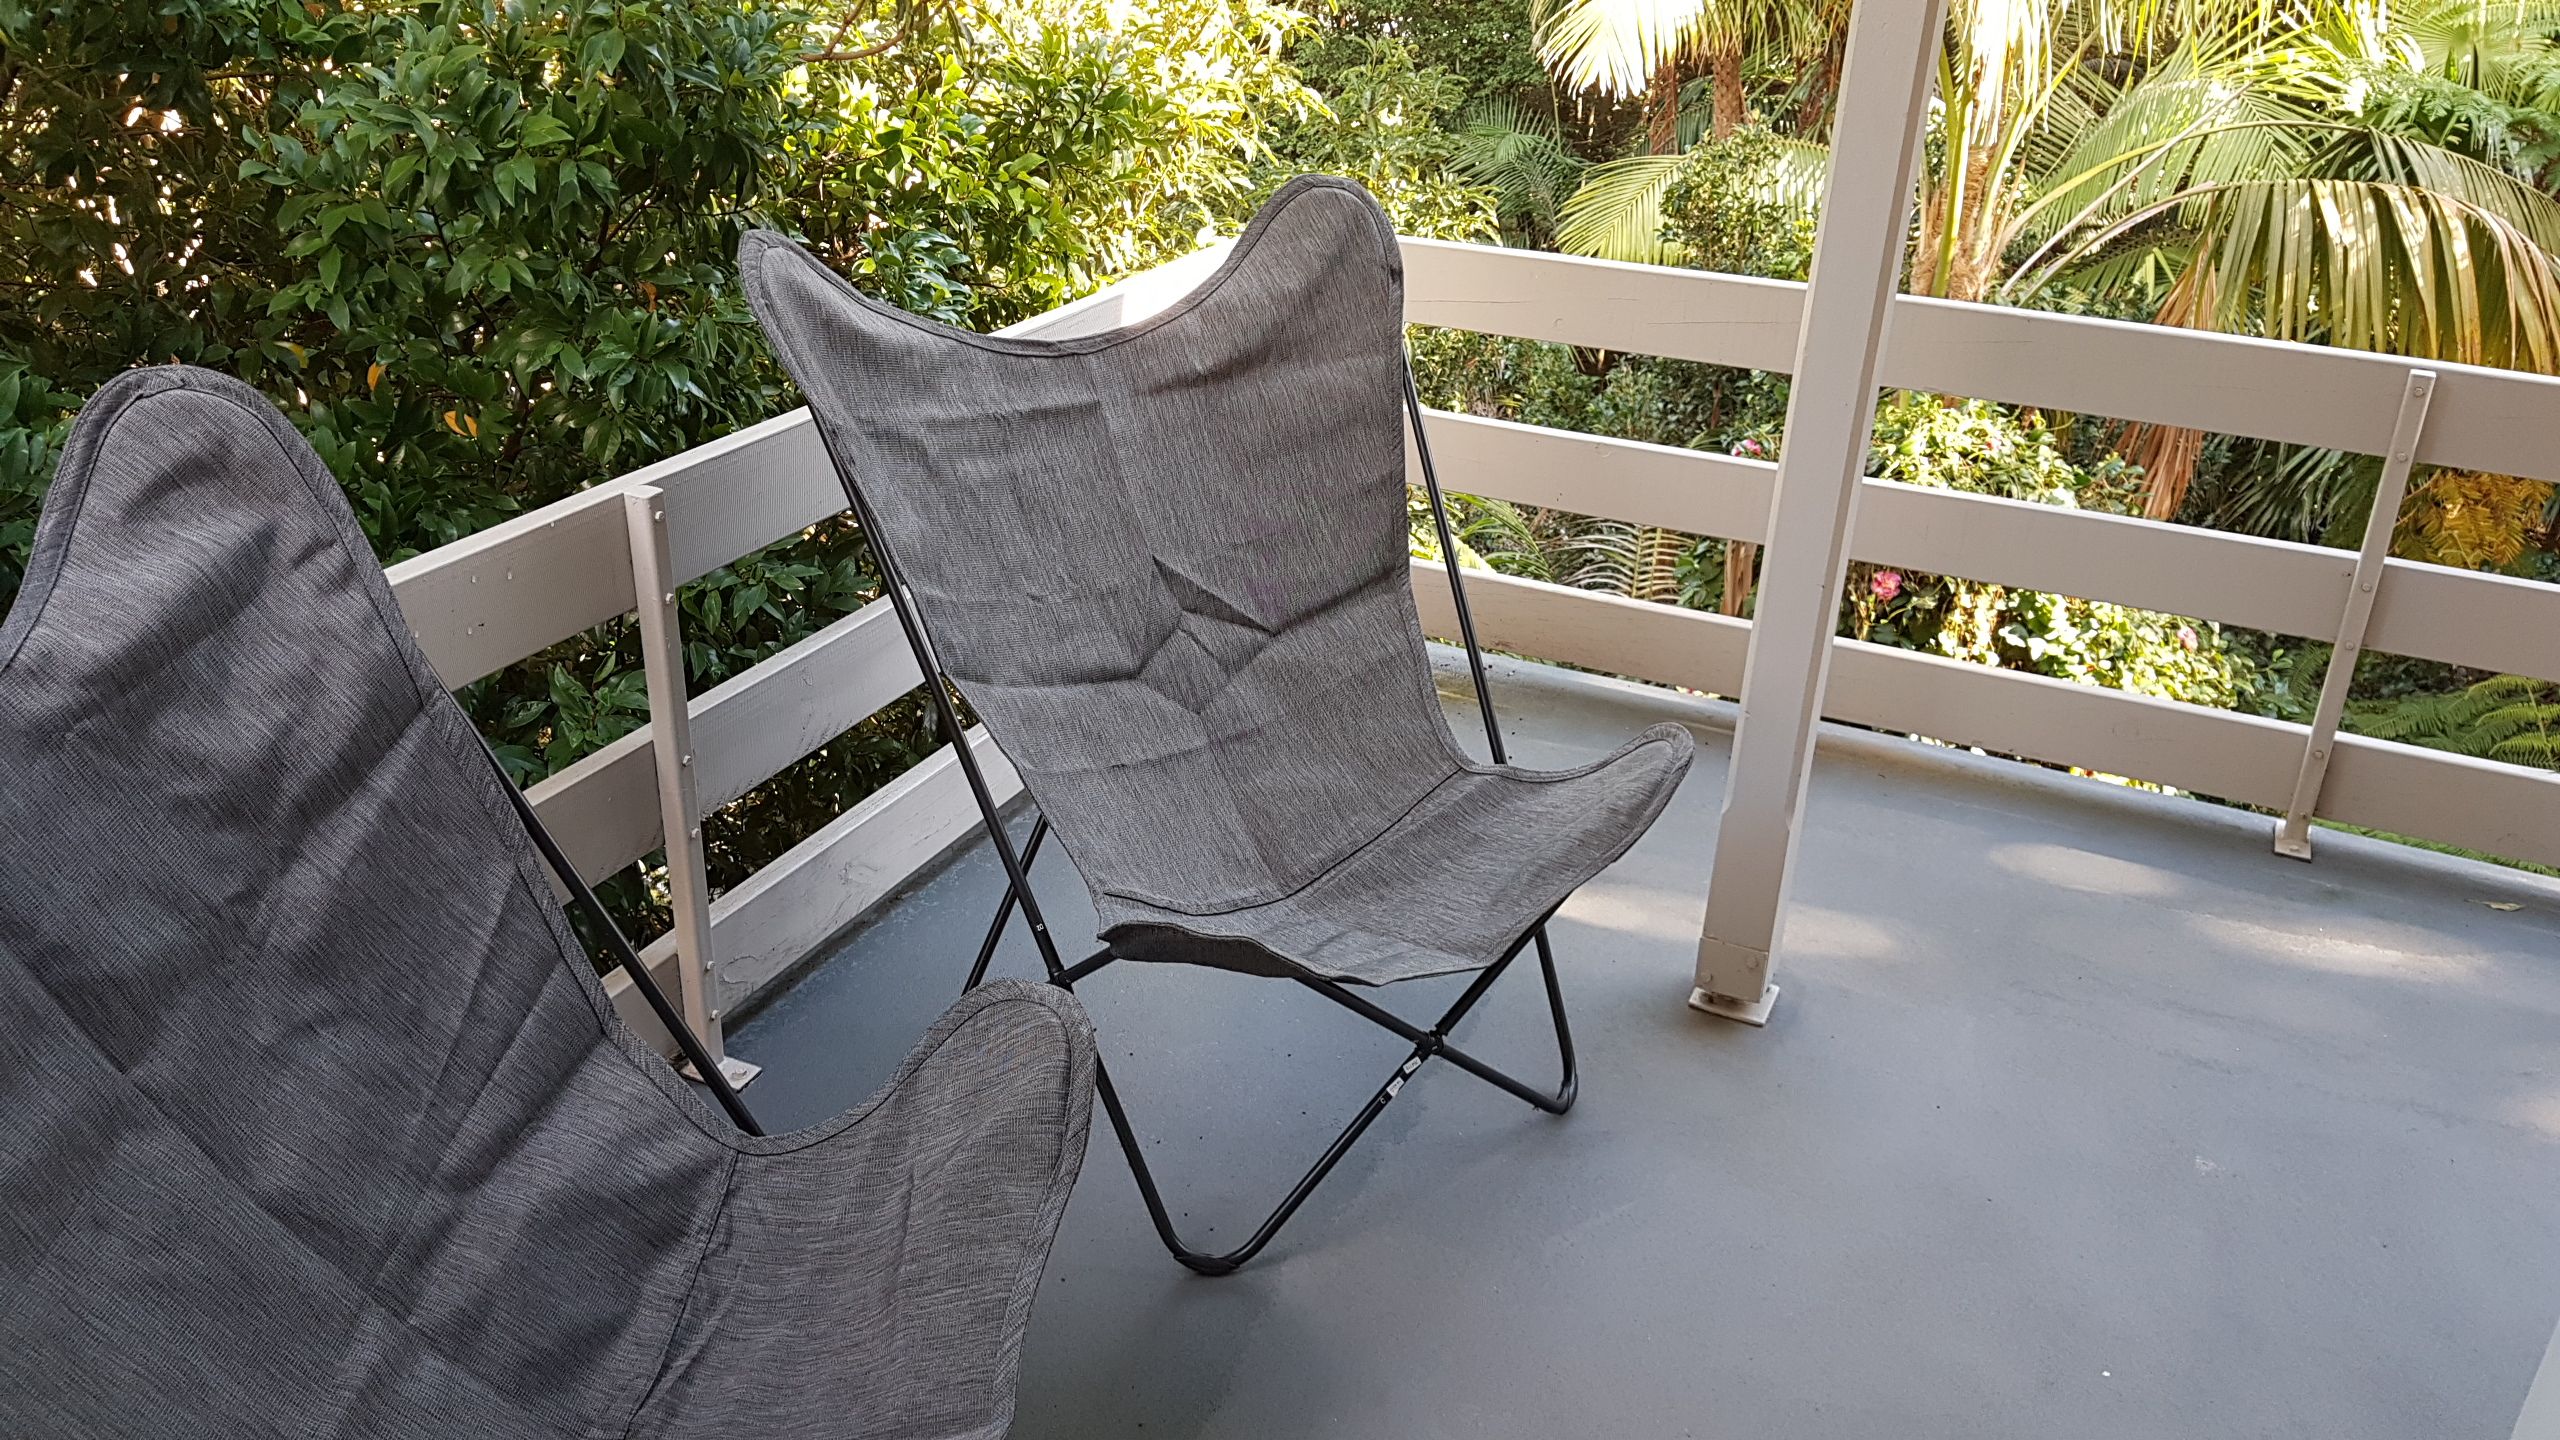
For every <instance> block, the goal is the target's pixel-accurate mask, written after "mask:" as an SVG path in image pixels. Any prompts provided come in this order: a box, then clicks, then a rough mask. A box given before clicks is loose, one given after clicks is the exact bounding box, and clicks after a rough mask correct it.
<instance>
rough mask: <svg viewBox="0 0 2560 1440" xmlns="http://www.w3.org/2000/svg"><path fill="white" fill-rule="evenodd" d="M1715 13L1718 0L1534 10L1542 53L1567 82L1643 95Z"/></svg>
mask: <svg viewBox="0 0 2560 1440" xmlns="http://www.w3.org/2000/svg"><path fill="white" fill-rule="evenodd" d="M1717 15H1718V7H1717V5H1716V4H1715V3H1714V0H1549V3H1544V4H1541V5H1539V6H1538V7H1537V11H1536V21H1535V24H1536V31H1537V46H1538V58H1539V59H1541V60H1544V61H1545V62H1546V63H1547V68H1549V69H1550V70H1553V71H1554V72H1555V73H1556V76H1557V78H1559V79H1561V80H1563V81H1564V82H1565V83H1567V84H1569V85H1573V86H1576V87H1578V88H1582V89H1593V90H1598V91H1600V92H1601V93H1603V94H1607V95H1641V94H1643V93H1644V90H1645V87H1646V86H1647V85H1649V84H1651V83H1652V82H1653V77H1654V74H1655V72H1656V71H1659V70H1660V69H1661V68H1662V67H1663V66H1664V65H1665V64H1667V63H1669V62H1670V61H1671V60H1672V59H1674V58H1676V57H1677V56H1679V55H1680V54H1682V53H1683V52H1685V51H1686V50H1687V49H1688V48H1689V47H1690V46H1691V45H1693V44H1695V43H1696V41H1697V39H1698V31H1699V30H1700V28H1701V27H1703V26H1705V25H1707V24H1709V23H1711V22H1712V21H1714V20H1715V19H1716V18H1717Z"/></svg>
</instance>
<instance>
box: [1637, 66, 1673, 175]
mask: <svg viewBox="0 0 2560 1440" xmlns="http://www.w3.org/2000/svg"><path fill="white" fill-rule="evenodd" d="M1651 89H1652V98H1653V115H1652V116H1651V118H1650V119H1649V121H1648V122H1647V124H1646V126H1645V137H1644V139H1645V148H1646V149H1647V150H1650V151H1652V152H1653V153H1654V154H1656V155H1669V154H1671V153H1673V152H1674V151H1676V150H1678V149H1679V148H1680V62H1679V61H1678V60H1665V61H1663V62H1662V68H1661V69H1659V70H1656V71H1654V72H1653V85H1652V87H1651Z"/></svg>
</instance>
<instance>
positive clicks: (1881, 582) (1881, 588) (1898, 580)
mask: <svg viewBox="0 0 2560 1440" xmlns="http://www.w3.org/2000/svg"><path fill="white" fill-rule="evenodd" d="M1867 588H1868V589H1869V590H1872V591H1874V592H1875V597H1876V598H1877V599H1879V600H1891V599H1892V598H1893V597H1894V596H1896V595H1899V594H1901V593H1902V572H1901V571H1899V570H1879V571H1877V572H1876V574H1875V578H1874V579H1872V580H1869V581H1868V582H1867ZM2189 648H2193V647H2189Z"/></svg>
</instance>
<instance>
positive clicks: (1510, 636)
mask: <svg viewBox="0 0 2560 1440" xmlns="http://www.w3.org/2000/svg"><path fill="white" fill-rule="evenodd" d="M1413 568H1414V597H1415V603H1416V608H1417V609H1418V610H1419V611H1420V613H1421V617H1422V621H1423V626H1424V628H1425V629H1426V630H1428V631H1429V632H1430V633H1432V634H1435V635H1442V636H1445V635H1448V634H1449V633H1451V631H1452V629H1453V628H1454V623H1453V619H1452V616H1453V611H1452V609H1451V607H1450V603H1449V598H1448V581H1447V577H1446V572H1444V571H1443V570H1441V568H1440V567H1439V566H1437V565H1434V564H1432V563H1430V562H1428V561H1416V562H1415V564H1414V567H1413ZM1466 582H1467V600H1468V605H1469V608H1470V610H1471V611H1472V612H1473V613H1474V615H1475V617H1476V622H1477V626H1478V629H1479V631H1480V633H1481V634H1482V635H1483V637H1484V641H1485V643H1486V644H1487V645H1488V646H1491V647H1493V648H1495V649H1500V650H1507V651H1511V652H1513V653H1515V654H1522V655H1529V656H1533V657H1536V658H1539V659H1544V660H1556V661H1564V662H1567V663H1571V664H1577V665H1587V666H1590V667H1592V668H1594V669H1599V670H1605V671H1609V672H1612V673H1616V674H1622V675H1628V676H1632V677H1635V678H1638V679H1645V680H1652V681H1655V682H1657V683H1660V684H1667V685H1680V686H1685V687H1689V688H1692V689H1700V690H1709V691H1714V692H1717V693H1721V694H1727V695H1730V694H1732V693H1734V692H1735V691H1736V690H1737V689H1738V688H1739V687H1740V683H1741V675H1742V664H1743V658H1744V656H1745V654H1746V653H1747V649H1748V645H1749V634H1750V627H1749V625H1748V624H1747V623H1746V622H1743V621H1740V620H1735V619H1731V618H1728V617H1726V616H1721V615H1711V614H1706V613H1703V612H1700V611H1694V610H1684V609H1680V608H1677V607H1675V606H1670V605H1655V604H1649V603H1646V602H1642V601H1633V600H1628V599H1625V598H1623V597H1620V596H1615V595H1605V594H1598V593H1594V592H1590V591H1582V590H1574V589H1570V588H1567V587H1565V586H1560V585H1547V584H1541V583H1539V582H1537V581H1533V580H1522V579H1517V578H1514V577H1511V576H1503V575H1494V574H1489V573H1486V572H1483V571H1469V572H1467V574H1466ZM1646 612H1650V613H1646ZM1833 644H1834V649H1833V652H1832V670H1831V682H1830V686H1829V688H1828V689H1827V691H1826V692H1825V703H1824V707H1823V708H1824V714H1825V715H1826V716H1827V717H1829V718H1831V719H1835V720H1845V721H1849V722H1852V723H1855V724H1860V725H1868V726H1872V727H1875V728H1877V729H1882V730H1891V731H1897V732H1901V733H1906V734H1917V735H1926V736H1929V737H1931V738H1933V739H1938V740H1944V741H1949V742H1952V743H1956V744H1964V745H1979V746H1982V747H1984V748H1986V749H1990V750H1995V751H1999V752H2001V753H2004V754H2010V755H2019V756H2023V757H2026V758H2028V759H2033V760H2043V761H2046V762H2048V763H2052V764H2058V765H2069V766H2073V767H2076V768H2079V769H2083V770H2091V771H2097V772H2101V773H2105V774H2112V775H2124V776H2128V777H2131V778H2134V779H2138V780H2147V781H2151V782H2153V783H2155V784H2165V785H2173V786H2176V787H2178V788H2180V789H2184V790H2192V791H2197V792H2200V793H2203V794H2207V795H2213V796H2216V797H2219V798H2221V799H2225V800H2231V801H2237V802H2240V803H2243V804H2250V805H2258V806H2263V807H2267V808H2271V809H2274V808H2281V807H2282V806H2283V805H2284V804H2285V802H2286V801H2287V800H2288V799H2289V798H2290V796H2291V792H2292V783H2293V775H2294V770H2295V767H2296V765H2297V763H2298V762H2299V760H2300V758H2301V754H2302V746H2303V744H2304V740H2305V737H2306V736H2307V735H2308V734H2309V731H2308V729H2307V728H2306V727H2304V726H2301V725H2294V724H2289V723H2286V722H2284V721H2279V720H2270V719H2265V718H2262V717H2259V716H2254V715H2241V714H2235V713H2233V712H2231V711H2227V710H2210V709H2206V708H2204V707H2202V706H2195V705H2183V704H2179V703H2177V702H2175V701H2169V700H2159V699H2154V698H2151V697H2149V696H2142V695H2129V694H2126V693H2124V692H2122V691H2116V690H2105V689H2100V688H2097V687H2095V686H2087V685H2073V684H2070V683H2068V682H2065V681H2060V680H2054V679H2049V678H2047V677H2045V676H2041V675H2027V674H2022V673H2020V672H2018V671H2014V670H1999V669H1993V668H1991V667H1989V666H1982V665H1973V664H1968V663H1966V662H1963V661H1958V660H1950V659H1946V658H1943V657H1940V656H1933V655H1922V654H1918V653H1916V652H1913V651H1908V650H1899V649H1894V648H1891V647H1888V646H1882V645H1871V644H1864V643H1861V642H1858V641H1853V640H1838V641H1834V642H1833ZM2329 781H2330V783H2329V784H2328V785H2327V786H2326V787H2325V788H2324V789H2323V790H2322V792H2321V800H2320V807H2319V814H2320V815H2321V817H2322V818H2324V819H2330V820H2336V821H2340V822H2343V823H2346V824H2351V825H2359V826H2364V827H2367V828H2370V829H2377V830H2385V831H2390V832H2392V833H2395V834H2405V835H2416V836H2421V837H2424V838H2426V839H2431V840H2438V841H2443V842H2446V843H2449V844H2455V845H2464V846H2469V847H2471V848H2474V849H2478V850H2482V851H2486V852H2488V853H2490V854H2494V855H2505V856H2509V857H2512V858H2516V859H2523V860H2533V861H2537V862H2540V863H2546V864H2560V775H2551V774H2544V773H2541V772H2537V771H2530V770H2523V769H2519V768H2517V767H2514V766H2509V765H2498V764H2493V763H2490V762H2486V761H2478V760H2471V759H2468V758H2466V757H2462V756H2455V755H2446V754H2443V753H2442V752H2438V751H2432V750H2425V749H2420V748H2417V747H2414V746H2408V745H2397V744H2391V743H2389V742H2385V741H2378V740H2368V739H2362V738H2358V737H2352V736H2341V737H2340V738H2339V741H2338V753H2337V757H2336V759H2335V761H2334V762H2333V764H2332V766H2331V774H2330V777H2329Z"/></svg>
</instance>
